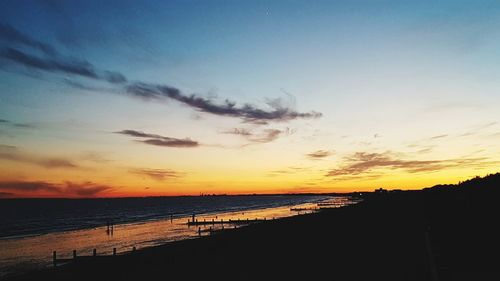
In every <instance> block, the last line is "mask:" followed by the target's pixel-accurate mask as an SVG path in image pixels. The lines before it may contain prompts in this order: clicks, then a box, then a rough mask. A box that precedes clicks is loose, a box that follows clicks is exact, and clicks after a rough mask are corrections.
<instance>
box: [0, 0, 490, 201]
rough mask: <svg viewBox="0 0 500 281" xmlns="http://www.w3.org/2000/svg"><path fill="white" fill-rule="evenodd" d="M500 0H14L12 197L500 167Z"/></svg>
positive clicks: (438, 177) (1, 40)
mask: <svg viewBox="0 0 500 281" xmlns="http://www.w3.org/2000/svg"><path fill="white" fill-rule="evenodd" d="M498 74H500V2H498V1H456V0H453V1H291V0H290V1H221V0H216V1H56V0H51V1H48V0H47V1H24V0H21V1H2V2H1V3H0V197H123V196H163V195H199V194H248V193H306V192H315V193H316V192H351V191H371V190H374V189H377V188H386V189H420V188H424V187H429V186H432V185H435V184H444V183H457V182H459V181H462V180H465V179H468V178H471V177H474V176H476V175H479V176H483V175H486V174H489V173H494V172H498V167H500V166H499V164H500V110H499V106H498V105H499V104H500V92H499V90H500V79H498V77H499V75H498Z"/></svg>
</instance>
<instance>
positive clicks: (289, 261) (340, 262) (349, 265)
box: [11, 191, 500, 280]
mask: <svg viewBox="0 0 500 281" xmlns="http://www.w3.org/2000/svg"><path fill="white" fill-rule="evenodd" d="M476 205H477V206H476ZM498 209H499V208H498V207H496V206H491V204H490V206H489V207H485V206H483V205H481V204H479V203H477V204H476V203H475V201H472V203H471V201H470V200H469V203H467V202H465V203H464V202H463V200H462V199H461V197H460V196H456V193H454V192H448V191H443V192H441V191H439V192H434V191H432V192H431V191H415V192H390V193H384V194H369V195H367V196H366V198H365V201H364V202H362V203H360V204H358V205H355V206H349V207H345V208H340V209H331V210H325V211H322V212H320V213H316V214H309V215H302V216H297V217H291V218H285V219H280V220H276V221H269V222H263V223H260V224H256V225H251V226H248V227H245V228H241V229H236V230H228V231H224V232H222V233H219V234H217V235H212V236H209V237H202V238H199V239H194V240H187V241H179V242H174V243H170V244H166V245H163V246H159V247H154V248H149V249H144V250H141V251H137V252H136V253H134V254H130V255H124V256H116V257H111V258H109V259H100V260H87V261H80V262H77V263H73V264H68V265H66V266H61V267H58V268H56V269H48V270H44V271H38V272H33V273H29V274H27V275H24V276H21V277H16V278H12V279H11V280H93V279H104V278H110V279H112V280H204V279H207V280H300V279H302V280H500V278H499V277H500V267H499V266H498V264H497V261H498V258H495V259H490V258H489V257H498V253H499V252H498V250H499V249H500V247H499V243H498V240H497V239H498V237H500V236H499V234H500V233H499V231H498V230H496V228H498V227H496V225H494V224H495V223H493V224H492V222H493V221H491V219H492V218H495V217H496V216H495V215H494V213H493V211H496V210H498Z"/></svg>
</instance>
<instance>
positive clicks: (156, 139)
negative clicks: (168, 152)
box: [115, 130, 200, 147]
mask: <svg viewBox="0 0 500 281" xmlns="http://www.w3.org/2000/svg"><path fill="white" fill-rule="evenodd" d="M115 133H116V134H122V135H128V136H132V137H137V138H146V139H145V140H139V142H142V143H145V144H150V145H156V146H165V147H197V146H199V145H200V144H199V143H198V142H197V141H194V140H191V139H189V138H185V139H178V138H172V137H165V136H161V135H157V134H148V133H144V132H141V131H135V130H122V131H119V132H115Z"/></svg>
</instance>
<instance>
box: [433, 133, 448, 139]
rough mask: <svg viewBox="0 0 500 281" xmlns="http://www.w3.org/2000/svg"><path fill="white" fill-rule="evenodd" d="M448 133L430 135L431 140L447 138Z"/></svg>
mask: <svg viewBox="0 0 500 281" xmlns="http://www.w3.org/2000/svg"><path fill="white" fill-rule="evenodd" d="M447 136H448V135H446V134H445V135H437V136H433V137H430V138H429V139H430V140H437V139H442V138H446V137H447Z"/></svg>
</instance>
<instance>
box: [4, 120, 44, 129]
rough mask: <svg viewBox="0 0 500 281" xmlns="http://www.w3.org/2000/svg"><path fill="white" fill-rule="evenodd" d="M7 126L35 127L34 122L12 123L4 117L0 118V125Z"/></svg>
mask: <svg viewBox="0 0 500 281" xmlns="http://www.w3.org/2000/svg"><path fill="white" fill-rule="evenodd" d="M2 124H3V125H4V126H8V127H11V128H24V129H33V128H36V126H35V125H34V124H28V123H14V122H11V121H9V120H6V119H0V125H2Z"/></svg>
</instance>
